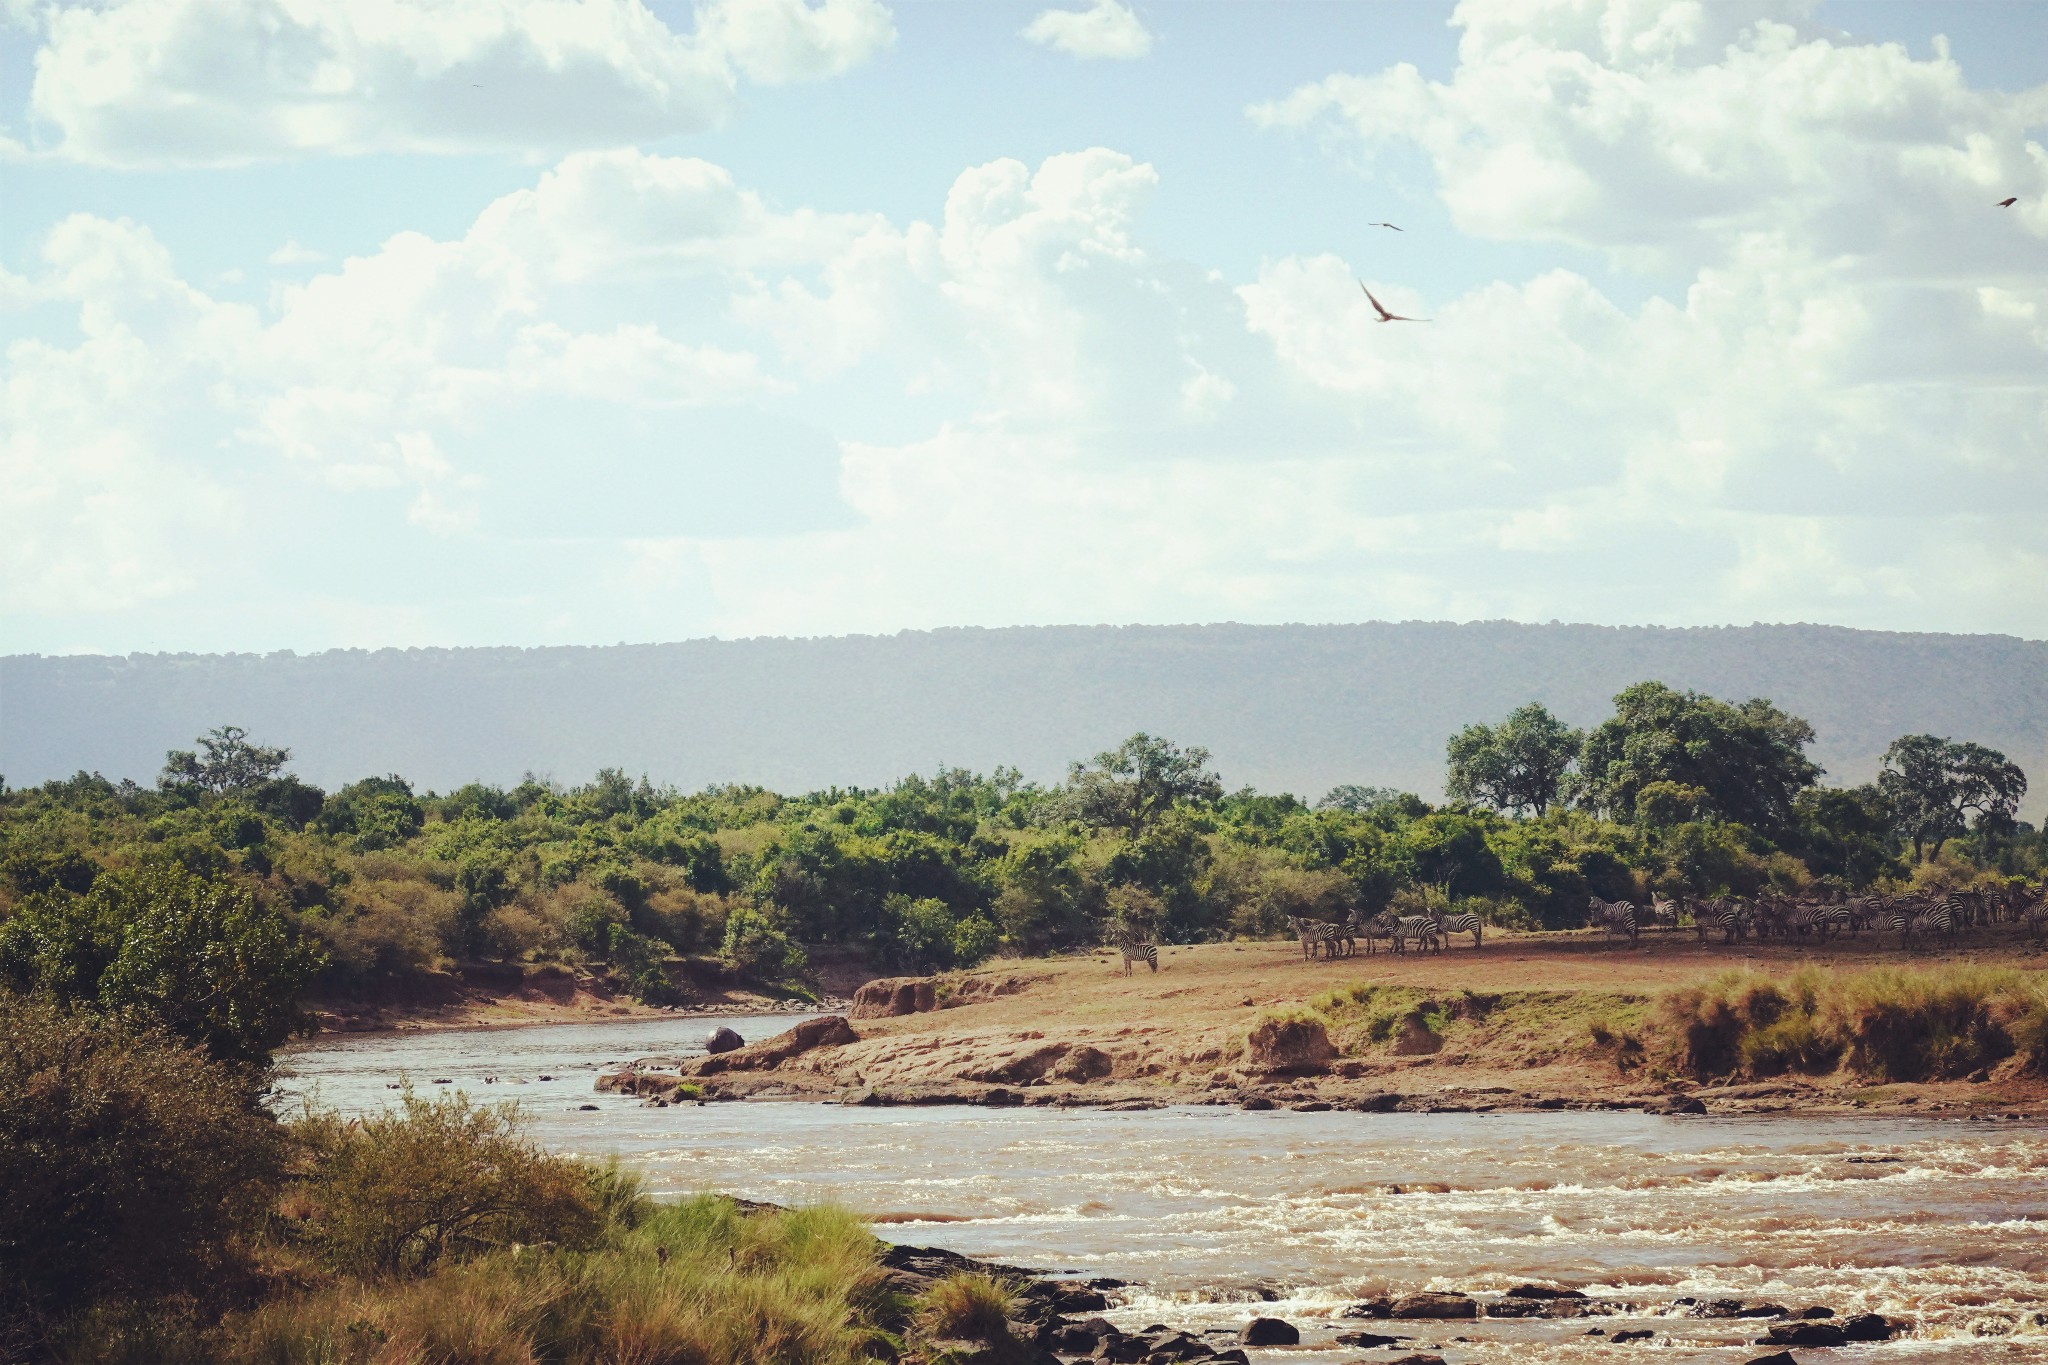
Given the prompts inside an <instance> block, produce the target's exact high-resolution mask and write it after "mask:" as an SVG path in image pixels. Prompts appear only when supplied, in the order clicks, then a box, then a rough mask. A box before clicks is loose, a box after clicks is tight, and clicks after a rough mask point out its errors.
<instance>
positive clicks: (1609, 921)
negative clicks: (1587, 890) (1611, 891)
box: [1586, 896, 1637, 947]
mask: <svg viewBox="0 0 2048 1365" xmlns="http://www.w3.org/2000/svg"><path fill="white" fill-rule="evenodd" d="M1586 900H1587V903H1588V905H1589V906H1590V907H1591V909H1592V914H1591V915H1589V916H1588V918H1589V919H1590V920H1591V921H1592V922H1593V924H1594V925H1596V926H1598V927H1599V928H1601V929H1603V930H1605V931H1606V932H1608V933H1610V934H1620V935H1623V936H1624V937H1626V938H1627V939H1628V941H1629V945H1630V946H1631V947H1633V946H1634V945H1635V943H1636V934H1637V930H1636V907H1635V905H1634V904H1633V903H1632V902H1629V901H1608V900H1602V899H1600V897H1598V896H1588V897H1587V898H1586Z"/></svg>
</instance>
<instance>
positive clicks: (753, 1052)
mask: <svg viewBox="0 0 2048 1365" xmlns="http://www.w3.org/2000/svg"><path fill="white" fill-rule="evenodd" d="M859 1041H860V1035H859V1034H858V1033H855V1032H854V1031H853V1026H852V1025H851V1024H849V1023H847V1022H846V1016H845V1015H843V1014H826V1015H821V1016H819V1017H818V1018H816V1019H806V1020H804V1021H803V1022H802V1023H801V1024H798V1025H797V1026H796V1027H795V1028H793V1029H791V1030H789V1031H788V1032H787V1033H778V1034H776V1035H775V1036H774V1037H773V1038H770V1039H769V1040H768V1041H767V1042H765V1043H754V1044H751V1045H749V1046H747V1047H739V1048H734V1049H733V1050H732V1051H731V1052H721V1053H719V1054H718V1055H717V1056H713V1057H704V1058H701V1059H699V1060H698V1061H697V1062H696V1063H695V1064H694V1065H692V1066H691V1068H690V1069H691V1071H692V1072H693V1073H694V1074H696V1075H699V1076H716V1075H719V1074H720V1073H722V1072H727V1071H773V1070H774V1069H775V1068H776V1067H778V1066H781V1065H782V1064H783V1063H784V1062H786V1061H788V1060H789V1059H790V1058H792V1057H799V1056H802V1055H803V1054H804V1053H806V1052H809V1051H811V1050H812V1049H814V1048H821V1047H844V1046H845V1045H846V1044H848V1043H857V1042H859Z"/></svg>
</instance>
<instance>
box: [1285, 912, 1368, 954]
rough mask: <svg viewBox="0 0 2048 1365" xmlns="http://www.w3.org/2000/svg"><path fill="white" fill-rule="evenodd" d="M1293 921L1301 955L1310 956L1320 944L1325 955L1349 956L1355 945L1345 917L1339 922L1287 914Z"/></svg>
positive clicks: (1349, 923)
mask: <svg viewBox="0 0 2048 1365" xmlns="http://www.w3.org/2000/svg"><path fill="white" fill-rule="evenodd" d="M1289 918H1290V919H1292V920H1293V921H1294V935H1295V937H1296V938H1298V939H1300V940H1301V955H1302V956H1303V957H1308V958H1312V957H1314V956H1315V954H1316V948H1317V947H1318V946H1320V947H1321V948H1322V950H1323V953H1324V955H1325V956H1328V957H1332V958H1334V957H1337V956H1339V954H1340V950H1341V952H1342V955H1344V956H1347V957H1348V956H1349V955H1350V953H1351V951H1352V949H1353V948H1355V947H1356V946H1357V944H1356V942H1355V941H1354V940H1353V939H1352V937H1351V922H1350V921H1349V920H1348V919H1347V920H1345V921H1344V922H1343V923H1341V924H1339V923H1336V922H1334V921H1331V920H1321V919H1303V918H1302V917H1301V916H1299V915H1292V916H1289Z"/></svg>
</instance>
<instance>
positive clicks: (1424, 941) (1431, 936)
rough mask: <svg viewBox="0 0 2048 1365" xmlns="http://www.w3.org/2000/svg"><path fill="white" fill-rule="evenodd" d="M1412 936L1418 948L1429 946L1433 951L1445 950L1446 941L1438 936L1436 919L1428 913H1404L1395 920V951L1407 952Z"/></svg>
mask: <svg viewBox="0 0 2048 1365" xmlns="http://www.w3.org/2000/svg"><path fill="white" fill-rule="evenodd" d="M1411 938H1412V939H1414V940H1415V946H1416V947H1418V948H1421V947H1427V948H1428V949H1429V950H1430V951H1431V952H1433V953H1440V952H1442V951H1443V950H1444V941H1443V940H1442V939H1441V938H1438V937H1437V931H1436V921H1435V920H1433V919H1431V918H1430V917H1429V916H1428V915H1402V916H1401V917H1400V918H1398V919H1396V920H1395V921H1394V951H1395V952H1397V953H1405V952H1407V951H1408V947H1407V941H1408V940H1409V939H1411Z"/></svg>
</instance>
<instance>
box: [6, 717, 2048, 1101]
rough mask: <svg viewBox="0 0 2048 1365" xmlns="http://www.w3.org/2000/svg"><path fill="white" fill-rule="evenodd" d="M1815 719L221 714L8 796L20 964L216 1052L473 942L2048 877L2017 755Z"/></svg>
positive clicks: (754, 970)
mask: <svg viewBox="0 0 2048 1365" xmlns="http://www.w3.org/2000/svg"><path fill="white" fill-rule="evenodd" d="M1812 739H1813V732H1812V729H1811V727H1810V726H1808V725H1807V724H1806V723H1805V722H1804V721H1802V720H1800V719H1799V718H1798V717H1795V716H1790V715H1787V714H1785V713H1784V712H1782V711H1780V710H1779V709H1778V708H1776V707H1774V706H1772V705H1771V704H1770V703H1769V702H1767V701H1762V700H1751V701H1747V702H1743V703H1740V704H1731V703H1727V702H1723V701H1719V700H1716V699H1714V698H1711V697H1705V696H1701V695H1699V694H1695V693H1684V692H1678V691H1675V690H1673V689H1671V688H1668V687H1665V686H1663V685H1662V684H1658V683H1643V684H1639V685H1637V686H1634V687H1631V688H1628V689H1627V690H1625V691H1624V692H1622V693H1621V694H1620V695H1619V696H1618V697H1617V698H1616V699H1615V711H1614V714H1613V715H1612V716H1611V717H1610V718H1609V719H1608V720H1606V721H1605V722H1603V723H1602V724H1600V725H1598V726H1596V727H1594V728H1593V729H1592V730H1591V731H1589V732H1580V731H1578V730H1574V729H1571V728H1570V727H1567V726H1565V725H1563V724H1562V723H1561V722H1559V721H1557V720H1556V719H1555V718H1554V717H1552V716H1551V715H1549V713H1548V712H1547V711H1545V710H1544V708H1542V707H1541V706H1537V705H1530V706H1525V707H1523V708H1521V709H1519V710H1517V711H1516V712H1514V713H1513V714H1512V715H1510V716H1509V717H1507V718H1506V719H1505V720H1504V721H1503V722H1501V723H1500V724H1498V725H1474V726H1470V727H1468V728H1466V729H1465V730H1463V731H1461V732H1460V733H1459V734H1457V735H1455V736H1453V737H1452V738H1451V740H1450V742H1449V745H1448V757H1449V766H1448V780H1447V782H1446V788H1447V790H1449V791H1451V792H1452V793H1454V794H1455V797H1456V799H1455V800H1453V801H1451V802H1450V803H1448V804H1445V805H1442V806H1432V805H1430V804H1428V803H1426V802H1424V801H1422V800H1420V799H1419V798H1417V797H1415V796H1413V795H1411V794H1407V793H1402V792H1397V791H1390V790H1386V789H1382V788H1374V787H1364V786H1344V787H1338V788H1336V789H1335V790H1333V791H1331V792H1329V793H1328V794H1326V795H1325V796H1324V797H1323V798H1322V799H1321V800H1320V801H1318V802H1316V803H1315V804H1314V805H1310V804H1308V803H1305V802H1303V801H1301V800H1299V799H1297V798H1295V797H1293V796H1289V795H1274V794H1266V793H1261V792H1257V791H1254V790H1251V789H1249V788H1243V789H1238V790H1234V791H1233V790H1229V789H1228V788H1227V787H1226V785H1225V784H1224V782H1223V781H1222V779H1221V777H1220V775H1219V774H1217V773H1216V772H1215V771H1214V770H1213V768H1212V767H1211V765H1210V763H1209V759H1208V755H1207V753H1206V752H1205V751H1203V750H1202V749H1199V748H1183V747H1180V746H1178V745H1176V744H1174V743H1171V742H1169V741H1167V740H1164V739H1158V738H1154V737H1151V736H1147V735H1143V734H1140V735H1136V736H1133V737H1132V738H1131V739H1130V740H1128V741H1127V742H1126V743H1125V744H1123V745H1122V746H1121V747H1120V748H1118V749H1116V750H1114V751H1112V752H1109V753H1104V754H1100V755H1098V756H1097V757H1096V758H1095V759H1094V760H1092V761H1090V762H1087V763H1076V764H1074V765H1073V766H1072V768H1071V770H1070V772H1069V775H1068V779H1067V780H1066V781H1065V782H1064V783H1062V784H1060V785H1058V786H1055V787H1042V786H1038V785H1035V784H1031V783H1027V782H1025V781H1023V780H1021V779H1020V777H1019V776H1018V775H1017V774H1016V773H1015V772H1013V771H1008V770H1000V769H999V770H998V771H997V772H995V773H994V774H992V775H986V776H984V775H980V774H975V773H969V772H964V771H960V770H957V769H941V770H939V771H938V772H937V773H935V774H933V775H932V776H929V777H924V776H912V777H907V778H905V779H903V780H902V781H900V782H898V783H896V784H894V785H893V786H890V787H887V788H883V789H875V790H868V789H833V790H829V791H821V792H812V793H809V794H806V795H802V796H783V795H778V794H777V793H774V792H770V791H766V790H763V789H761V788H758V787H742V786H724V787H712V788H708V789H706V790H704V791H700V792H695V793H683V792H677V791H674V790H669V789H662V788H657V787H654V786H652V785H651V784H649V783H648V782H647V781H646V780H645V779H644V778H642V779H640V780H638V781H635V780H633V779H631V778H629V777H628V776H627V775H626V774H625V773H623V772H620V771H618V770H614V769H608V770H605V771H602V772H600V773H598V774H597V776H596V777H595V778H594V779H593V780H591V781H590V782H587V783H584V784H582V785H580V786H574V787H568V786H563V785H560V784H558V783H555V782H552V781H549V780H545V779H542V778H538V777H529V778H528V779H527V780H526V781H524V782H522V783H520V784H519V785H518V786H516V787H513V788H511V789H509V790H506V789H500V788H496V787H491V786H485V785H482V784H471V785H468V786H464V787H461V788H458V789H457V790H454V791H451V792H448V793H446V794H436V793H432V792H420V791H416V790H415V789H414V788H413V787H412V785H411V784H410V783H408V782H407V781H406V780H405V779H404V778H402V777H400V776H397V775H391V776H383V777H370V778H365V779H363V780H361V781H358V782H354V783H351V784H349V785H347V786H345V787H342V788H341V789H339V790H338V791H334V792H323V791H321V790H319V789H317V788H315V787H312V786H309V785H308V784H306V783H304V782H301V781H299V780H298V779H296V778H294V777H293V776H292V775H291V774H290V772H289V770H288V765H289V758H290V755H289V753H288V751H287V750H285V749H282V748H273V747H267V746H265V745H261V744H258V743H255V742H252V741H251V740H250V738H249V737H248V736H247V735H246V734H244V733H243V732H242V731H241V730H239V729H236V728H234V727H223V728H221V729H219V730H216V731H214V732H212V733H211V734H209V735H207V736H205V737H203V738H202V739H201V740H200V741H199V743H198V745H197V747H196V748H195V749H193V750H190V751H176V752H173V753H172V754H170V755H169V757H168V760H167V762H166V764H165V767H164V771H163V774H162V777H161V778H160V780H159V781H158V782H157V784H156V785H155V786H154V787H151V788H144V787H141V786H139V785H137V784H134V783H130V782H122V783H115V782H110V781H108V780H106V779H104V778H102V777H99V776H98V775H96V774H88V773H80V774H79V775H77V776H75V777H73V778H70V779H67V780H64V781H57V782H50V783H47V784H45V785H43V786H41V787H38V788H33V789H29V790H23V791H11V792H4V793H0V982H6V983H9V984H11V985H13V986H14V987H15V988H17V989H22V990H36V991H41V992H43V993H45V994H47V995H49V996H51V997H52V998H54V999H57V1000H59V1001H64V1002H70V1003H80V1002H91V1003H94V1004H97V1005H99V1006H102V1007H106V1008H111V1009H131V1010H137V1011H140V1012H141V1013H142V1014H143V1015H145V1016H146V1017H148V1018H150V1019H153V1020H156V1021H158V1022H160V1023H162V1024H164V1025H165V1026H167V1027H169V1028H170V1029H171V1030H172V1031H174V1032H175V1033H177V1034H178V1035H179V1036H182V1037H185V1038H189V1039H192V1040H194V1041H197V1042H200V1043H202V1044H203V1045H204V1046H205V1047H206V1048H207V1049H208V1050H209V1051H210V1052H211V1053H212V1054H213V1055H214V1056H216V1057H218V1058H221V1059H223V1060H230V1061H234V1060H241V1061H252V1060H255V1059H258V1058H260V1057H262V1056H263V1055H265V1054H266V1053H267V1052H268V1050H269V1049H270V1048H271V1047H274V1046H275V1045H276V1044H277V1043H278V1042H279V1041H281V1040H282V1039H283V1038H284V1037H285V1036H286V1034H287V1033H288V1031H289V1029H290V1028H291V1026H292V1023H293V1017H294V1016H293V1010H294V1007H295V1006H296V1004H297V1002H298V1001H299V1000H300V999H301V997H302V996H303V995H304V994H305V993H306V991H308V990H309V989H317V990H319V991H321V992H323V993H325V994H327V995H330V996H345V995H347V994H348V993H350V992H351V991H355V990H359V989H361V988H363V987H365V986H367V985H370V984H373V983H375V982H378V981H380V980H389V979H393V978H403V977H406V976H408V975H410V974H415V973H420V972H425V971H429V970H432V969H434V968H435V967H437V966H439V965H445V964H447V963H450V962H462V961H474V960H479V959H491V960H502V961H511V962H545V961H554V962H563V963H569V964H572V965H576V966H578V967H587V968H589V969H591V970H594V971H599V972H605V973H609V974H610V975H611V976H612V977H613V978H614V979H615V980H617V981H618V982H619V983H620V984H622V985H625V986H627V987H628V988H630V989H631V990H632V991H633V992H634V993H636V994H637V995H638V996H639V997H640V998H641V999H643V1000H646V1001H648V1002H650V1003H664V1002H669V1001H673V1000H675V999H676V998H678V997H677V986H676V984H675V983H676V980H677V977H676V976H675V974H674V963H675V959H676V958H677V957H678V956H686V955H697V956H700V957H705V958H709V957H711V956H714V955H715V956H716V957H718V958H719V959H721V960H722V962H723V964H724V967H725V969H726V970H728V971H729V972H731V973H733V974H735V975H737V976H739V977H741V978H743V979H749V980H754V981H758V982H766V983H776V982H780V983H786V984H787V985H788V986H789V987H790V988H791V989H799V990H800V989H802V985H801V983H802V980H803V977H804V969H805V964H806V961H807V952H809V951H812V950H816V949H818V948H821V947H824V948H832V949H835V950H839V951H854V952H858V953H861V954H863V955H864V956H865V957H866V958H867V959H868V960H869V961H870V962H871V963H872V964H873V965H874V966H875V967H876V968H877V969H880V970H919V971H922V970H929V969H935V968H945V967H951V966H958V965H968V964H972V963H975V962H978V961H980V960H982V959H983V958H986V957H987V956H989V955H990V954H992V953H994V952H996V951H998V950H1009V951H1013V952H1018V953H1027V954H1029V953H1043V952H1049V951H1057V950H1061V949H1065V948H1071V947H1075V946H1082V945H1092V944H1094V943H1096V942H1098V941H1100V939H1101V937H1102V935H1103V932H1104V929H1105V926H1106V925H1107V924H1108V923H1110V922H1112V921H1130V922H1136V923H1138V924H1140V925H1141V926H1143V927H1144V928H1145V929H1146V931H1147V932H1151V933H1154V934H1156V935H1158V936H1159V937H1160V938H1161V939H1163V940H1164V941H1167V942H1190V941H1198V940H1207V939H1221V938H1231V937H1262V936H1268V935H1273V934H1276V933H1280V932H1282V931H1283V930H1284V929H1285V926H1286V924H1287V919H1288V917H1289V916H1290V915H1311V916H1316V917H1321V918H1338V917H1341V916H1342V915H1343V914H1344V913H1345V912H1347V911H1350V910H1358V911H1362V912H1371V911H1374V910H1377V909H1379V908H1382V907H1384V906H1386V905H1388V904H1390V903H1419V902H1420V901H1422V900H1424V899H1431V900H1435V901H1439V902H1444V901H1448V902H1451V903H1453V904H1455V905H1456V907H1457V908H1459V909H1469V910H1473V911H1476V912H1479V913H1481V914H1483V915H1484V916H1485V917H1486V918H1487V919H1488V920H1490V921H1491V922H1494V923H1496V924H1502V925H1505V926H1509V927H1522V928H1535V927H1552V928H1556V927H1570V926H1573V925H1576V924H1578V923H1580V922H1582V915H1583V910H1584V906H1585V903H1586V897H1587V896H1588V895H1589V894H1598V895H1602V896H1605V897H1609V898H1634V899H1640V898H1642V897H1645V896H1647V895H1648V894H1650V893H1652V892H1666V893H1670V892H1691V893H1694V894H1700V895H1713V894H1719V893H1726V892H1734V893H1748V892H1753V891H1756V890H1759V889H1765V888H1771V889H1777V890H1784V891H1791V890H1801V889H1806V888H1810V887H1811V886H1813V885H1814V884H1815V883H1816V882H1823V883H1828V884H1833V885H1839V886H1842V887H1845V888H1861V887H1865V886H1869V885H1872V884H1905V883H1913V884H1917V885H1922V886H1926V885H1938V886H1955V885H1963V884H1972V883H1983V882H1987V881H1995V880H1999V879H2003V878H2007V877H2027V878H2034V877H2038V876H2039V875H2040V873H2041V869H2042V865H2043V857H2044V842H2043V838H2042V836H2041V834H2040V833H2039V832H2038V831H2036V830H2034V829H2033V828H2032V827H2031V826H2029V825H2028V824H2026V823H2024V822H2021V821H2019V820H2017V819H2016V818H2015V812H2016V811H2017V809H2018V805H2019V801H2020V799H2021V797H2022V796H2023V794H2024V792H2025V790H2026V780H2025V776H2024V774H2022V773H2020V771H2019V770H2018V768H2017V767H2016V766H2014V765H2013V764H2011V763H2009V762H2008V761H2006V760H2005V759H2004V757H2003V756H2002V755H1999V754H1997V753H1996V752H1994V751H1992V750H1989V749H1985V748H1983V747H1982V746H1979V745H1975V744H1970V743H1958V742H1953V741H1950V740H1946V739H1941V738H1938V737H1934V736H1925V735H1920V736H1907V737H1904V738H1902V739H1901V740H1900V741H1898V743H1897V744H1895V745H1894V746H1893V748H1892V753H1891V755H1890V756H1889V758H1888V762H1887V766H1886V768H1885V770H1884V772H1883V773H1882V774H1881V776H1880V778H1879V780H1878V781H1877V782H1875V783H1873V784H1869V785H1866V786H1861V787H1854V788H1836V787H1826V786H1822V785H1819V778H1820V776H1821V774H1820V771H1819V769H1818V768H1817V767H1816V766H1815V765H1814V764H1813V762H1812V761H1811V760H1810V759H1808V758H1807V757H1806V753H1805V751H1806V749H1807V747H1808V746H1809V745H1810V744H1811V742H1812Z"/></svg>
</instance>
